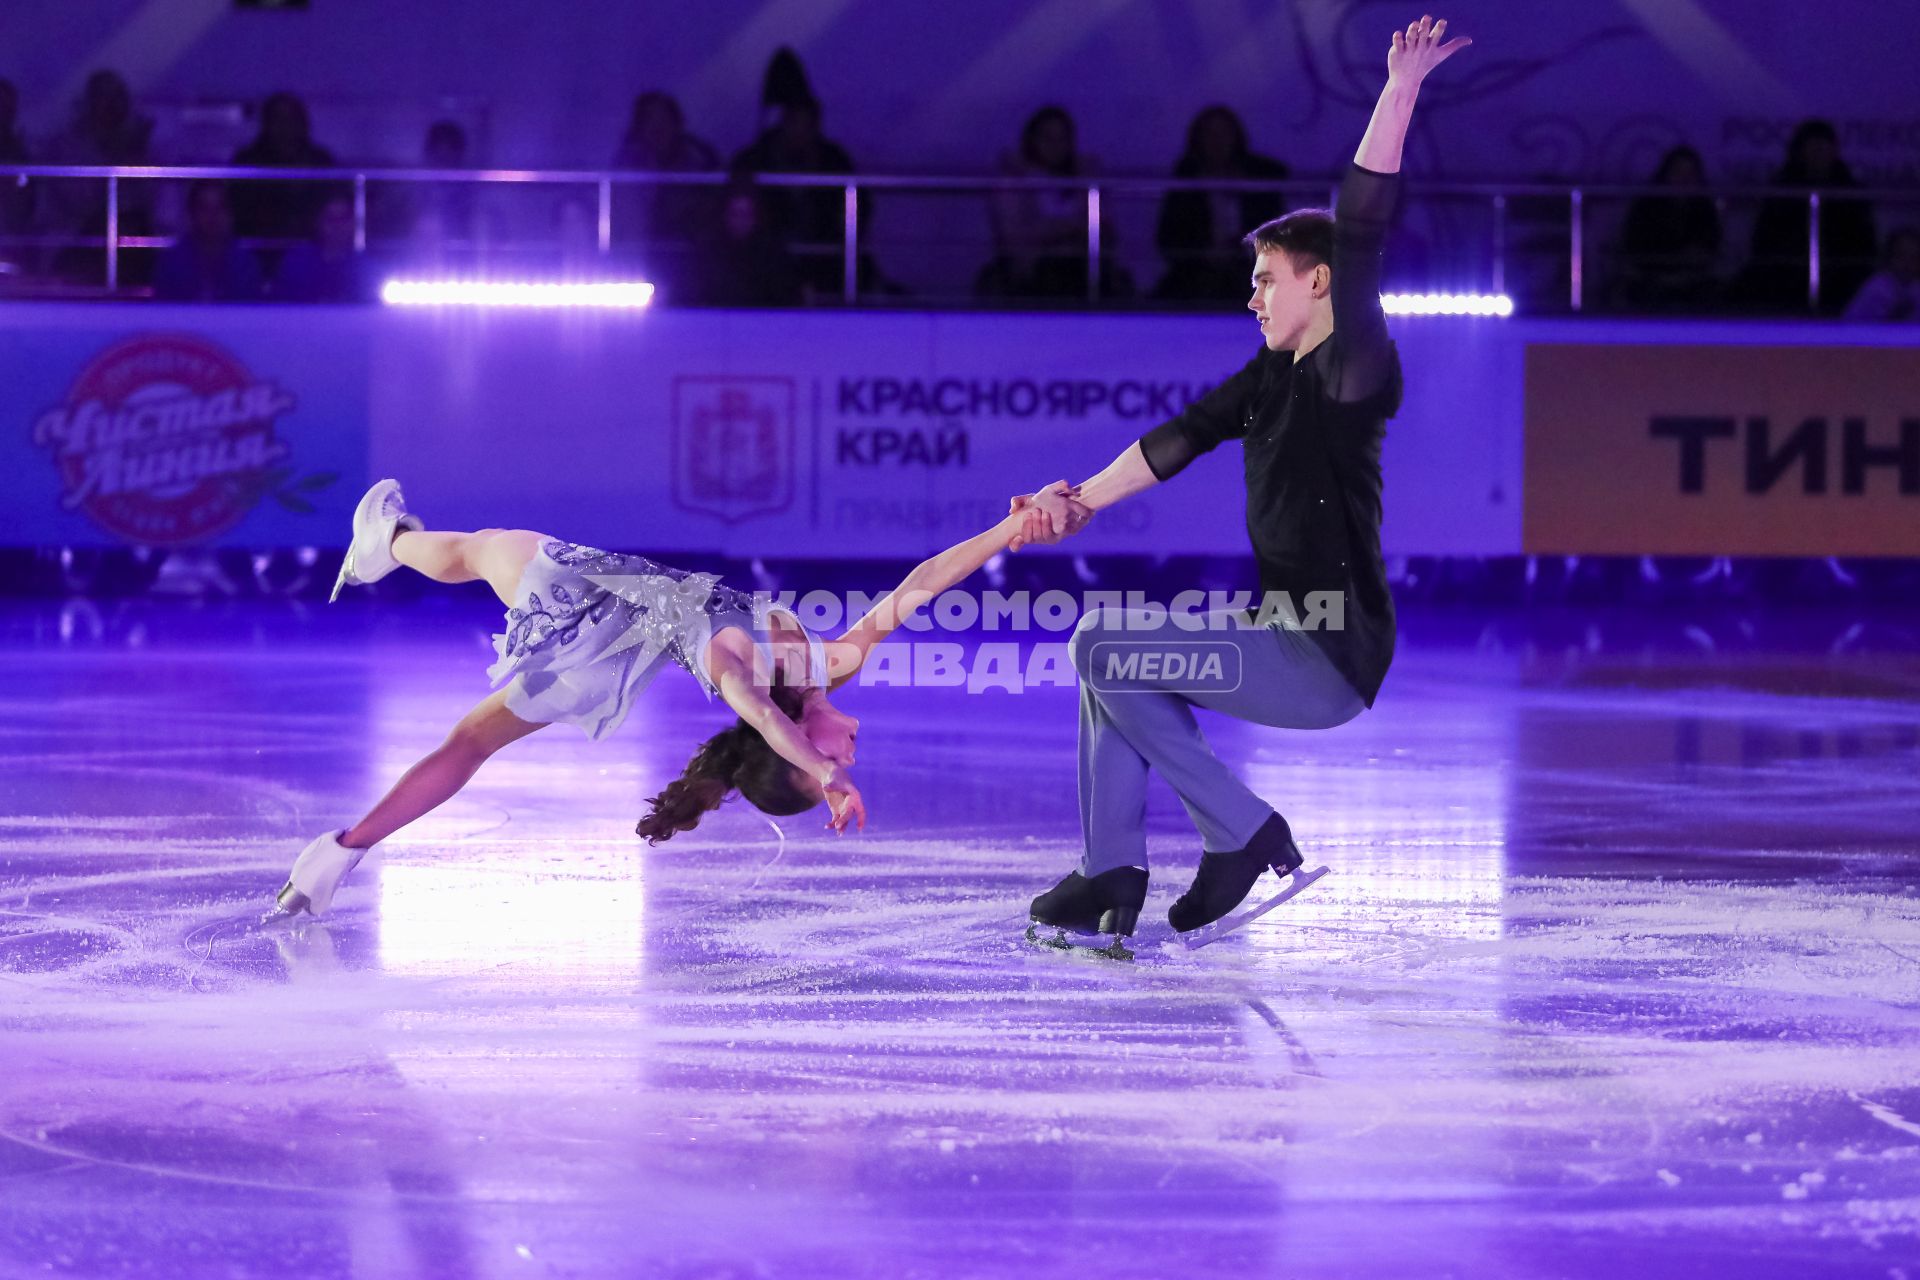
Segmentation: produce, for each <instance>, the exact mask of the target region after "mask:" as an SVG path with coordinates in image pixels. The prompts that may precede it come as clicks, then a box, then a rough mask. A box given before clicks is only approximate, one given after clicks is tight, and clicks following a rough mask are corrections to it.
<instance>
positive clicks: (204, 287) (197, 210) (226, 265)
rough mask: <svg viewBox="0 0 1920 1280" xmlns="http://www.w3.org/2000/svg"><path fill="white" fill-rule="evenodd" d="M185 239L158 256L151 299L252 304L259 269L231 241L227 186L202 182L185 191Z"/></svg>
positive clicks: (181, 239)
mask: <svg viewBox="0 0 1920 1280" xmlns="http://www.w3.org/2000/svg"><path fill="white" fill-rule="evenodd" d="M187 219H188V221H187V233H186V234H185V235H183V236H181V237H180V238H179V239H178V240H176V241H174V243H173V247H172V248H170V249H168V250H167V251H166V252H165V253H163V254H162V255H161V256H160V262H159V265H158V266H157V267H156V268H155V270H154V279H153V293H154V296H155V297H156V298H161V299H163V300H165V301H168V302H252V301H254V300H256V299H257V298H259V297H260V292H261V288H260V263H259V262H258V261H257V260H256V259H255V257H254V255H253V254H252V253H250V252H248V251H247V250H246V249H243V248H241V247H240V245H239V243H238V242H237V241H236V240H235V239H234V236H233V210H232V208H231V206H230V205H229V204H228V197H227V189H226V186H225V185H224V184H222V183H219V182H214V181H210V180H204V179H203V180H202V181H199V182H196V183H194V184H193V185H192V186H191V187H190V188H188V190H187Z"/></svg>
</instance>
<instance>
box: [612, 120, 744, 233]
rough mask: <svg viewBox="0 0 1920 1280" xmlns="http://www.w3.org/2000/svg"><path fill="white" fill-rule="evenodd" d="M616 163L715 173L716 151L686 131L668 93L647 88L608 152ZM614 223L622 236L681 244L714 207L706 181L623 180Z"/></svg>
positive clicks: (705, 224)
mask: <svg viewBox="0 0 1920 1280" xmlns="http://www.w3.org/2000/svg"><path fill="white" fill-rule="evenodd" d="M613 167H614V168H616V169H638V170H641V171H644V172H648V173H714V172H717V171H718V170H719V168H720V153H719V152H717V151H715V150H714V149H713V148H712V147H711V146H709V145H708V144H707V143H706V141H705V140H704V139H701V138H697V137H695V136H694V135H693V134H691V133H689V132H688V131H687V125H686V117H685V116H684V115H682V114H681V111H680V104H679V102H677V101H675V99H674V97H673V95H671V94H667V93H662V92H660V91H659V90H657V89H649V90H648V91H647V92H645V93H643V94H641V95H640V96H639V97H637V98H635V99H634V100H633V116H632V118H631V119H630V120H628V122H627V132H626V136H625V137H623V138H621V140H620V146H619V149H618V150H616V151H615V152H614V154H613ZM616 190H617V191H618V192H619V193H620V199H619V201H618V202H616V203H615V205H614V226H615V228H616V229H617V232H618V234H619V238H620V239H622V240H629V239H631V240H637V241H642V242H657V241H666V242H669V243H676V244H686V243H689V242H691V241H693V240H694V239H696V238H697V237H699V236H700V235H701V234H703V233H704V232H705V231H706V230H707V229H708V228H709V227H711V226H712V219H713V215H714V213H715V212H716V210H717V209H718V207H719V201H718V200H716V199H715V198H714V193H713V190H712V188H709V187H691V186H688V187H683V186H665V187H644V186H639V185H622V186H620V187H618V188H617V189H616Z"/></svg>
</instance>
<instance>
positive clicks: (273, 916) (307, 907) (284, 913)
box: [260, 880, 313, 924]
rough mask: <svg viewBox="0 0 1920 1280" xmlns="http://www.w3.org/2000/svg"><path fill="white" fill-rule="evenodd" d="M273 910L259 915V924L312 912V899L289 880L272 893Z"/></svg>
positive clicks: (289, 918)
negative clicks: (276, 891) (277, 891)
mask: <svg viewBox="0 0 1920 1280" xmlns="http://www.w3.org/2000/svg"><path fill="white" fill-rule="evenodd" d="M273 903H274V906H273V910H271V911H269V912H267V914H266V915H264V916H261V917H260V923H261V924H272V923H274V922H275V921H278V920H291V919H293V918H294V917H295V916H298V915H302V914H305V915H309V916H310V915H312V914H313V900H312V899H311V898H309V897H307V895H306V894H304V893H302V892H300V891H299V890H298V889H296V888H294V887H293V881H291V880H289V881H287V882H286V883H285V884H283V885H281V886H280V892H279V893H277V894H275V895H274V898H273Z"/></svg>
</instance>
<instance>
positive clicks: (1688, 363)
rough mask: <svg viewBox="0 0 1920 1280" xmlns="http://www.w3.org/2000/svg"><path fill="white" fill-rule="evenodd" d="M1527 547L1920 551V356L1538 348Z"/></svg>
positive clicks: (1839, 350)
mask: <svg viewBox="0 0 1920 1280" xmlns="http://www.w3.org/2000/svg"><path fill="white" fill-rule="evenodd" d="M1525 491H1526V514H1525V521H1524V530H1525V532H1524V539H1525V546H1526V550H1527V551H1528V552H1530V553H1539V554H1556V555H1557V554H1584V555H1687V556H1693V555H1728V556H1756V555H1757V556H1914V555H1920V351H1916V350H1915V349H1914V348H1912V347H1891V348H1876V347H1868V346H1839V345H1832V346H1773V345H1768V346H1760V345H1738V344H1722V345H1692V344H1668V345H1657V346H1656V345H1637V346H1636V345H1621V344H1611V343H1609V344H1598V343H1592V344H1589V343H1532V344H1529V345H1528V347H1527V352H1526V490H1525Z"/></svg>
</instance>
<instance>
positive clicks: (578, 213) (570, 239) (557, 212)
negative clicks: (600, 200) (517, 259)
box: [553, 193, 609, 280]
mask: <svg viewBox="0 0 1920 1280" xmlns="http://www.w3.org/2000/svg"><path fill="white" fill-rule="evenodd" d="M553 232H554V244H555V249H556V254H555V259H556V262H555V265H556V267H557V269H558V272H559V274H560V276H561V277H562V278H564V279H568V280H590V279H595V278H597V277H601V276H605V275H606V274H607V268H608V265H609V264H608V262H607V259H606V257H605V255H603V254H602V253H601V252H600V210H599V209H598V208H597V207H596V206H595V204H594V202H593V201H591V200H589V199H587V198H586V197H584V196H580V195H576V194H571V193H568V194H563V195H562V196H561V197H560V201H559V203H558V204H556V205H555V206H554V209H553Z"/></svg>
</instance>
